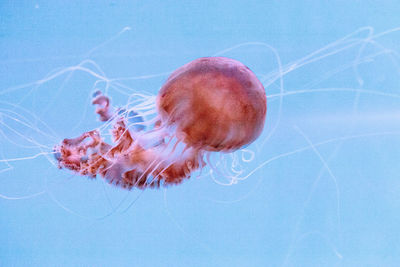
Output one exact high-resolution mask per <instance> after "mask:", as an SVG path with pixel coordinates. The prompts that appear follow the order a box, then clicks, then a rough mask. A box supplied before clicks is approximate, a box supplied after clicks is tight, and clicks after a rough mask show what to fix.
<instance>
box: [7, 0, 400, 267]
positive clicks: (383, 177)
mask: <svg viewBox="0 0 400 267" xmlns="http://www.w3.org/2000/svg"><path fill="white" fill-rule="evenodd" d="M399 14H400V4H399V2H398V1H395V0H393V1H389V0H383V1H354V0H352V1H339V0H337V1H294V0H293V1H272V0H268V1H251V0H248V1H237V0H234V1H168V0H167V1H74V2H72V1H23V0H19V1H6V0H3V1H1V2H0V81H1V86H0V122H2V124H1V125H0V129H1V133H2V135H0V152H1V154H0V158H1V159H16V158H23V157H29V156H33V155H36V154H37V153H40V152H41V151H47V152H51V147H52V145H53V144H57V143H58V142H60V141H61V140H62V139H63V138H65V137H74V136H77V135H79V134H80V133H82V132H84V131H87V130H90V129H93V128H95V127H99V126H100V125H101V124H100V123H99V122H98V121H97V120H96V119H97V117H96V116H95V114H94V112H93V107H91V106H90V96H91V94H92V92H93V90H94V89H95V88H100V89H104V83H103V84H96V86H94V85H95V82H96V80H97V79H96V78H95V77H93V75H90V74H88V73H85V72H82V71H79V70H75V71H71V69H67V68H69V67H71V66H77V65H78V64H80V63H82V62H83V61H84V60H86V59H90V60H91V61H89V62H88V63H85V64H87V65H84V66H90V68H91V69H92V70H96V67H94V66H95V65H93V64H92V63H95V64H96V66H98V67H100V68H101V71H102V72H103V73H104V75H105V76H106V77H107V78H110V79H118V78H129V77H139V76H143V75H150V74H161V75H157V76H156V77H144V78H143V77H142V78H143V79H122V80H121V81H120V82H121V83H122V84H124V85H126V86H127V87H129V88H132V89H134V90H135V91H137V92H146V93H148V94H154V95H155V94H156V93H157V91H158V89H159V87H160V86H161V85H162V83H163V81H165V79H166V78H167V77H168V73H170V72H171V71H173V70H174V69H176V68H177V67H179V66H181V65H183V64H185V63H186V62H188V61H190V60H193V59H195V58H198V57H201V56H211V55H216V54H221V52H222V51H224V50H225V49H228V48H232V47H235V46H237V45H239V47H237V48H235V49H233V50H231V51H228V52H224V53H222V55H225V56H229V57H233V58H236V59H238V60H240V61H242V62H243V63H244V64H246V65H248V66H249V67H250V68H251V69H252V70H253V71H254V72H255V73H256V74H257V75H258V77H259V78H260V79H262V78H265V79H268V77H269V76H268V74H269V73H274V72H275V74H276V72H277V71H279V62H281V64H282V65H287V64H290V63H291V62H295V61H296V60H299V59H301V58H303V57H305V56H307V55H309V54H310V53H313V52H314V51H317V50H318V49H320V48H321V47H324V46H326V45H329V44H332V43H334V42H336V41H337V40H339V39H340V38H343V37H345V36H346V35H348V34H351V33H354V32H357V33H355V34H354V35H353V36H352V37H350V38H349V42H351V41H354V40H356V39H357V38H358V39H365V41H364V42H363V43H362V44H364V45H357V46H355V47H353V48H348V49H346V50H344V51H343V52H342V53H335V54H332V55H330V54H329V51H328V50H325V51H323V52H321V55H322V56H323V57H321V58H318V59H316V60H315V62H312V63H307V64H305V65H304V66H301V67H298V68H297V67H296V68H297V69H296V70H293V71H291V72H288V73H287V74H285V75H283V80H282V81H283V83H282V84H281V83H280V80H279V79H278V80H276V81H275V82H274V83H272V84H269V85H268V86H267V87H266V92H267V95H275V97H274V96H272V97H271V98H268V101H269V102H268V115H267V121H266V127H265V131H264V133H263V135H262V136H261V137H260V139H258V140H257V141H256V142H255V143H254V144H253V145H252V146H250V147H249V149H252V151H256V152H257V153H256V156H255V159H254V160H253V161H251V162H249V163H246V164H244V166H245V168H246V173H247V174H250V175H249V177H248V179H246V180H244V181H239V182H238V183H236V184H233V185H230V186H222V185H219V184H218V183H216V182H215V181H214V180H213V179H212V178H211V177H210V176H205V175H204V176H201V177H200V178H197V177H192V178H191V179H190V180H189V181H187V182H185V183H183V184H181V185H179V186H175V187H171V188H167V189H159V190H146V191H144V192H141V191H136V190H133V191H131V192H126V191H123V190H120V189H116V188H113V187H110V186H108V185H106V184H105V183H103V182H102V180H100V179H97V180H89V179H87V178H85V177H80V176H74V175H73V174H72V173H71V172H68V171H65V170H59V169H57V168H56V167H55V166H53V165H52V164H51V160H52V157H49V158H48V159H47V158H46V157H44V156H39V157H37V158H35V159H26V160H21V161H8V162H5V161H2V162H0V170H1V172H0V194H1V195H2V196H3V198H0V266H399V264H400V197H399V196H400V167H399V166H400V165H399V160H400V154H399V153H400V142H399V138H400V123H399V122H400V99H399V97H398V96H399V95H400V93H399V89H400V86H399V85H400V83H399V81H400V79H399V78H400V77H399V75H400V72H399V67H400V64H398V61H399V60H398V59H399V58H398V57H397V54H396V53H397V52H398V51H399V50H400V47H399V46H400V33H397V32H396V31H394V32H391V33H387V34H385V35H384V36H381V37H379V38H371V39H370V40H367V39H366V38H367V37H368V35H369V34H370V35H371V36H373V35H374V34H375V33H380V32H384V31H386V30H390V29H393V28H396V27H399V26H400V16H399ZM363 27H370V28H363ZM372 30H373V32H372ZM251 42H253V43H251ZM249 43H251V44H249ZM240 45H241V46H240ZM266 45H268V46H270V47H268V46H266ZM340 45H343V43H340V44H338V43H335V44H334V45H333V47H334V48H338V47H339V46H340ZM271 47H272V48H273V49H275V50H273V49H272V48H271ZM390 51H393V53H392V52H390ZM274 52H276V54H274ZM376 53H381V54H382V55H381V56H367V55H374V54H376ZM277 55H278V56H279V57H277ZM361 61H362V63H360V62H361ZM354 62H356V63H354ZM63 70H67V71H66V72H65V73H64V74H62V75H59V76H57V77H52V76H51V75H52V74H54V73H57V72H58V71H63ZM96 73H100V71H99V69H97V70H96ZM46 77H51V78H50V79H49V80H47V79H46ZM275 77H276V76H275ZM43 79H44V80H43ZM264 81H265V80H264ZM321 88H323V89H328V88H331V89H332V90H331V91H330V92H326V91H325V92H321V91H319V92H315V91H314V92H310V90H317V89H321ZM338 88H342V89H338ZM280 90H284V91H285V92H294V91H296V90H303V93H302V94H292V95H284V96H283V97H282V98H279V97H277V95H279V93H280ZM357 90H359V91H358V93H357ZM362 90H363V91H362ZM307 91H308V93H307ZM108 93H109V95H111V97H112V98H113V103H115V104H116V105H119V106H123V105H125V104H126V101H127V97H126V95H124V94H123V92H122V93H121V92H116V91H115V90H112V89H110V90H109V91H108ZM6 113H7V114H11V113H12V114H14V117H13V118H19V119H20V121H23V120H26V121H28V122H29V123H30V128H29V127H26V126H24V125H22V123H20V121H18V120H9V119H7V118H5V116H4V114H6ZM16 114H17V115H16ZM18 116H20V117H18ZM45 125H47V126H48V127H46V126H45ZM7 126H8V127H7ZM275 126H276V127H275ZM34 127H36V128H37V129H42V130H43V132H44V133H38V131H36V130H32V128H34ZM46 134H47V135H46ZM32 140H34V141H35V142H37V143H35V144H34V143H33V141H32ZM324 142H325V143H324ZM321 143H323V144H321ZM38 144H45V145H46V147H47V149H43V148H42V150H41V149H39V148H38ZM27 146H31V147H27ZM302 148H305V149H304V150H301V151H298V152H296V150H299V149H302ZM223 156H224V157H227V156H226V155H223ZM49 160H50V161H49ZM215 160H217V159H215ZM257 168H258V169H257ZM208 170H209V169H206V170H205V173H206V172H207V171H208ZM253 170H255V171H254V172H252V171H253ZM217 178H219V181H222V182H229V181H228V180H226V179H224V177H223V176H219V177H217ZM37 193H39V195H37V196H36V195H35V194H37ZM32 195H34V196H33V197H28V198H26V199H25V198H24V199H12V198H14V197H15V198H18V197H24V196H32ZM7 198H11V199H7ZM121 201H123V202H122V203H123V204H122V205H120V206H119V205H118V203H120V202H121ZM110 213H111V214H110ZM106 215H109V216H106ZM103 216H106V217H105V218H103Z"/></svg>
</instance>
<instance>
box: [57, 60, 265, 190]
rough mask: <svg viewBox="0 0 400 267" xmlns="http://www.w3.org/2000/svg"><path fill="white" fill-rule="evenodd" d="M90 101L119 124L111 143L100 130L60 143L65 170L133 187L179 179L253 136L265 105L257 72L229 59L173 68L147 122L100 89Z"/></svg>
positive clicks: (103, 116) (61, 164) (259, 128)
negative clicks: (212, 155)
mask: <svg viewBox="0 0 400 267" xmlns="http://www.w3.org/2000/svg"><path fill="white" fill-rule="evenodd" d="M92 103H93V104H95V105H98V108H97V110H96V112H97V113H98V114H99V115H100V120H101V121H112V122H113V129H112V136H113V144H108V143H106V142H104V140H103V138H102V136H101V134H100V132H99V131H98V130H93V131H89V132H86V133H83V134H82V135H81V136H79V137H77V138H73V139H64V140H63V141H62V143H61V144H60V145H59V146H56V147H55V157H56V159H57V161H58V164H59V167H60V168H67V169H70V170H72V171H75V172H77V173H79V174H81V175H87V176H89V177H92V178H94V177H96V175H97V174H100V176H102V177H104V178H105V179H106V180H107V181H108V182H109V183H112V184H114V185H117V186H120V187H122V188H127V189H131V188H133V187H137V188H147V187H159V186H160V185H170V184H179V183H181V182H182V181H183V180H184V179H185V178H189V177H190V175H191V173H192V172H193V171H195V170H197V169H199V168H202V167H204V166H205V162H204V160H203V156H204V153H206V152H207V153H211V152H217V151H223V152H232V151H235V150H237V149H239V148H241V147H243V146H244V145H247V144H249V143H251V142H252V141H254V140H255V139H256V138H257V137H258V136H259V135H260V133H261V131H262V129H263V126H264V121H265V116H266V110H267V105H266V95H265V91H264V87H263V85H262V84H261V82H260V81H259V80H258V79H257V77H256V76H255V75H254V73H253V72H252V71H251V70H250V69H249V68H247V67H246V66H245V65H243V64H242V63H240V62H239V61H236V60H233V59H229V58H224V57H206V58H199V59H196V60H194V61H192V62H190V63H188V64H186V65H184V66H182V67H180V68H179V69H177V70H176V71H174V72H173V73H172V74H171V76H170V77H169V78H168V80H167V81H166V83H165V84H164V85H163V86H162V87H161V89H160V92H159V94H158V96H157V100H156V108H157V110H156V112H157V114H158V115H157V116H156V118H155V120H150V121H146V120H144V119H143V118H142V117H141V116H140V114H139V113H137V112H136V110H135V107H133V108H132V109H130V110H128V111H126V110H125V109H113V108H112V107H111V106H110V99H109V98H108V97H107V96H104V95H102V93H101V92H99V91H98V92H96V93H95V94H94V99H93V102H92ZM146 127H148V128H147V130H146Z"/></svg>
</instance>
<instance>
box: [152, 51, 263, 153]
mask: <svg viewBox="0 0 400 267" xmlns="http://www.w3.org/2000/svg"><path fill="white" fill-rule="evenodd" d="M266 101H267V100H266V96H265V90H264V87H263V85H262V83H261V82H260V81H259V80H258V79H257V77H256V76H255V75H254V73H253V72H252V71H251V70H250V69H249V68H248V67H246V66H245V65H243V64H242V63H240V62H239V61H237V60H233V59H230V58H225V57H206V58H199V59H196V60H193V61H192V62H190V63H188V64H186V65H184V66H182V67H180V68H179V69H177V70H176V71H174V72H173V73H172V74H171V76H170V77H169V78H168V80H167V82H166V83H165V84H164V85H163V87H162V88H161V90H160V92H159V94H158V99H157V106H158V110H159V113H160V116H161V119H162V120H163V121H164V122H166V123H167V124H175V125H176V126H177V135H178V137H179V138H182V139H183V140H184V142H185V143H186V144H188V145H191V146H194V147H199V148H201V149H204V150H209V151H231V150H236V149H238V148H240V147H242V146H244V145H246V144H248V143H250V142H252V141H253V140H254V139H256V138H257V137H258V136H259V135H260V133H261V131H262V129H263V127H264V121H265V115H266V111H267V105H266Z"/></svg>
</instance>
